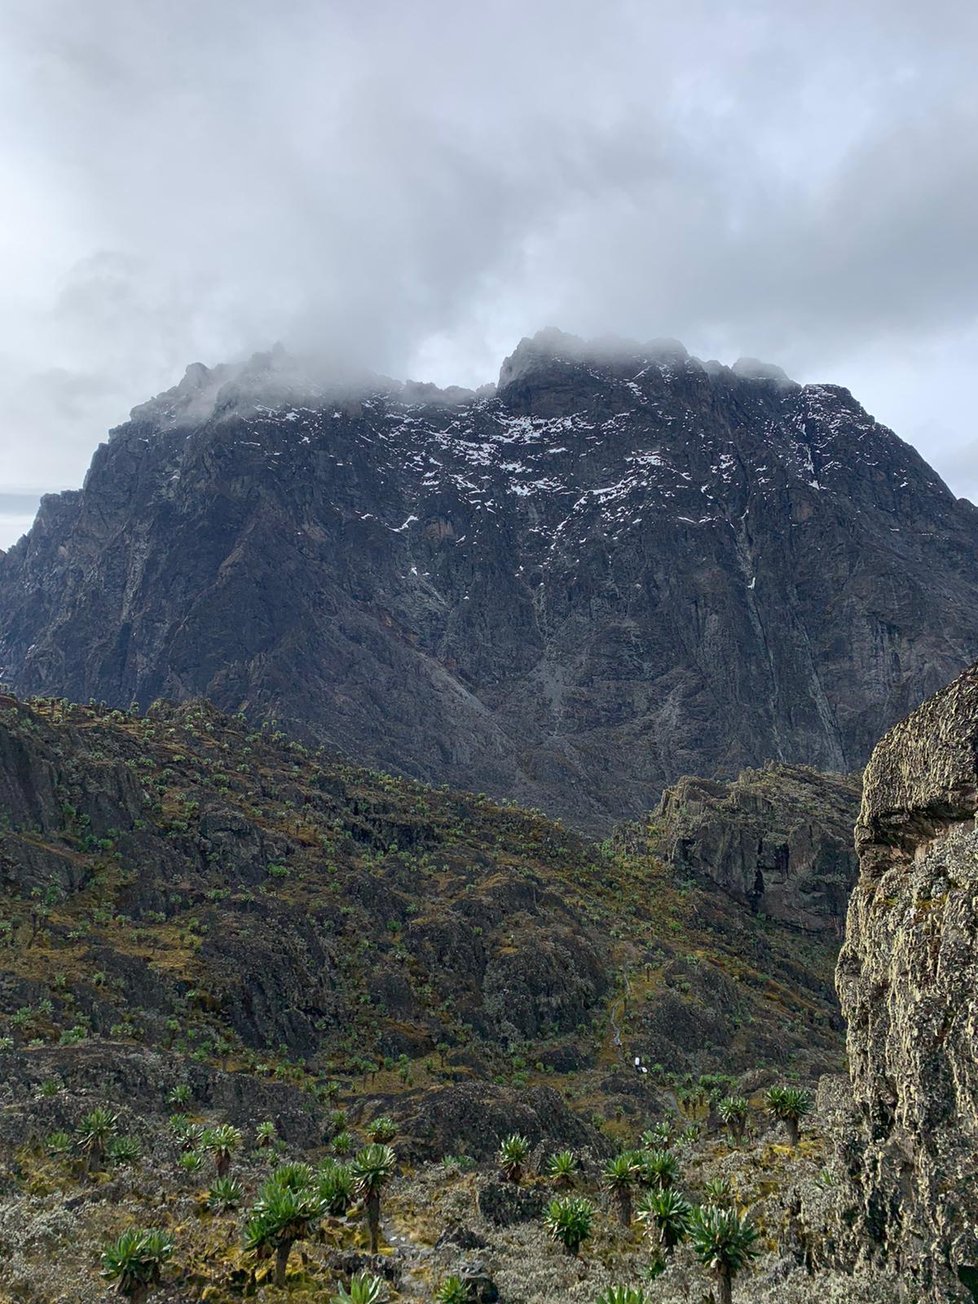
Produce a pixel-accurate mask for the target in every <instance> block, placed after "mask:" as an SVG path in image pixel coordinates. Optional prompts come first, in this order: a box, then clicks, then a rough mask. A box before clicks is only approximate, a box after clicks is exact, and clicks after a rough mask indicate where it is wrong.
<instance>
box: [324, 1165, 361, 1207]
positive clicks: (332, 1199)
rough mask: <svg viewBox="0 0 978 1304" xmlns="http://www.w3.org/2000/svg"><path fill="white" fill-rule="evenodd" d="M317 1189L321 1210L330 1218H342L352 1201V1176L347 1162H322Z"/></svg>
mask: <svg viewBox="0 0 978 1304" xmlns="http://www.w3.org/2000/svg"><path fill="white" fill-rule="evenodd" d="M316 1189H317V1191H318V1193H319V1198H320V1200H322V1202H323V1212H324V1213H327V1214H329V1215H330V1217H332V1218H342V1217H343V1215H344V1214H345V1213H346V1212H347V1210H348V1209H349V1207H350V1205H351V1204H352V1203H353V1195H354V1178H353V1170H352V1168H351V1167H350V1165H349V1164H337V1163H333V1162H332V1161H329V1162H328V1163H325V1164H323V1166H322V1168H321V1169H320V1170H319V1175H318V1178H317V1188H316Z"/></svg>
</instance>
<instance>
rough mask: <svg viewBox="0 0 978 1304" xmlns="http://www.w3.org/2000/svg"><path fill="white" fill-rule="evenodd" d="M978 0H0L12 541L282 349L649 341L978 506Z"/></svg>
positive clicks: (468, 357)
mask: <svg viewBox="0 0 978 1304" xmlns="http://www.w3.org/2000/svg"><path fill="white" fill-rule="evenodd" d="M976 58H978V4H975V3H974V0H928V3H926V4H924V3H922V2H921V0H880V2H879V3H877V0H846V2H845V3H836V2H835V0H818V3H817V4H813V3H811V0H722V2H721V0H683V2H682V3H681V4H680V3H677V2H676V0H668V2H663V0H601V3H597V0H587V3H579V2H578V0H519V2H518V3H517V0H481V3H478V4H475V3H470V2H469V0H84V2H83V3H80V2H79V0H3V3H2V5H0V191H2V194H3V196H4V213H3V221H2V223H0V274H2V285H3V292H4V295H3V302H4V304H5V311H4V312H3V314H2V320H0V547H2V546H4V545H5V544H7V543H9V542H10V541H11V540H12V539H13V538H14V537H16V535H17V534H19V533H20V532H21V531H22V530H23V529H24V528H25V527H26V524H27V523H28V520H29V516H30V514H31V513H32V511H33V509H34V506H35V503H36V496H37V494H38V493H39V492H40V491H42V490H48V489H55V488H62V487H70V486H74V485H77V484H79V483H80V482H81V478H82V476H83V474H84V471H85V468H86V467H87V465H88V461H89V459H90V457H91V454H92V451H93V450H94V448H95V445H96V444H97V443H98V442H99V440H100V439H102V438H103V437H104V435H105V431H106V430H107V429H108V428H109V427H110V426H111V425H114V424H117V423H118V422H119V421H121V420H123V419H124V418H125V416H126V415H127V413H128V410H129V408H130V407H131V406H132V405H133V404H135V403H137V402H140V401H142V400H143V399H144V398H146V397H148V396H149V395H150V394H152V393H154V392H157V391H159V390H160V389H163V388H167V387H168V386H169V385H171V384H173V383H175V382H176V381H177V380H178V379H179V378H180V376H181V375H182V373H183V369H184V367H185V366H186V364H187V363H188V362H191V361H194V360H200V361H203V362H206V363H214V362H219V361H222V360H227V359H230V358H233V357H237V356H239V355H240V354H241V353H242V352H250V351H251V350H253V349H257V348H264V347H267V346H269V345H270V344H271V343H273V342H274V341H276V340H281V341H283V342H284V343H285V344H286V345H287V346H289V345H292V346H293V347H297V348H310V347H311V348H314V349H317V350H322V351H323V352H324V353H325V354H327V355H335V356H337V357H342V358H343V359H344V360H347V361H351V360H352V361H355V362H358V363H364V364H366V365H368V366H370V367H372V368H373V369H376V370H380V371H385V372H387V373H388V374H392V375H397V376H410V377H412V378H415V379H423V380H435V381H437V382H439V383H441V384H448V383H460V384H478V383H482V382H483V381H485V380H488V379H494V378H495V375H496V372H497V371H498V367H499V363H500V361H501V360H502V358H503V356H504V355H505V354H506V353H508V352H510V351H511V350H512V348H513V347H514V345H515V344H516V342H517V341H518V340H519V338H520V337H521V336H522V335H525V334H531V333H532V332H534V331H535V330H537V329H538V328H540V327H542V326H546V325H556V326H559V327H561V328H563V329H564V330H568V331H573V332H576V333H578V334H584V335H593V334H602V333H606V332H611V333H616V334H620V335H626V336H633V337H636V338H638V339H648V338H651V337H654V336H658V335H672V336H676V337H678V338H679V339H681V340H682V341H683V342H684V343H685V344H686V346H687V347H688V348H689V349H690V351H691V352H693V353H696V354H699V355H700V356H702V357H718V358H720V359H721V360H722V361H726V362H733V361H734V360H735V359H736V358H737V357H738V356H740V355H741V354H747V355H752V356H757V357H760V358H763V359H765V360H767V361H771V362H776V363H778V364H780V365H781V366H783V367H784V368H785V370H786V371H788V372H789V374H791V375H792V376H794V377H795V378H796V379H799V380H802V381H805V380H831V381H834V382H837V383H840V384H844V385H848V386H849V387H850V388H851V389H852V390H853V392H854V393H855V394H856V396H857V397H858V398H859V399H860V400H861V401H862V402H863V403H864V405H865V406H866V407H867V408H868V409H869V410H870V411H871V412H873V413H874V414H875V415H876V416H877V417H878V418H880V419H881V420H884V421H886V422H887V424H889V425H891V426H893V427H894V429H896V431H897V432H898V433H899V434H900V435H902V436H903V437H904V438H906V439H909V440H910V441H911V442H913V443H915V444H916V445H917V446H918V447H919V448H920V449H921V451H922V452H923V453H924V455H925V456H926V457H927V458H928V459H929V460H930V461H931V462H932V463H933V464H934V465H935V466H936V467H937V469H938V471H940V473H941V474H942V475H943V476H944V477H945V479H947V480H948V482H949V483H950V484H951V486H952V487H953V488H954V489H955V491H956V492H958V493H960V494H964V495H967V496H970V497H974V498H978V428H976V423H975V421H974V419H973V416H972V410H973V407H974V400H973V397H972V389H973V378H974V376H975V374H976V363H978V167H976V164H978V80H976V77H975V71H974V70H975V66H976Z"/></svg>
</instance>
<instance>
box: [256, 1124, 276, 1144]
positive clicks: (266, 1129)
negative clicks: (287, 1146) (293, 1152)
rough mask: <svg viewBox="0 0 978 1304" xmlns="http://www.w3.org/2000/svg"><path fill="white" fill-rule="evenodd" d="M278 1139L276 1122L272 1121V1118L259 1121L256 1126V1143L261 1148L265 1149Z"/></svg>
mask: <svg viewBox="0 0 978 1304" xmlns="http://www.w3.org/2000/svg"><path fill="white" fill-rule="evenodd" d="M277 1140H278V1133H277V1132H276V1131H275V1124H274V1123H273V1122H271V1120H266V1122H264V1123H259V1124H258V1126H257V1127H256V1128H255V1145H256V1146H258V1148H259V1149H260V1150H264V1149H266V1148H267V1147H268V1146H270V1145H274V1144H275V1142H276V1141H277Z"/></svg>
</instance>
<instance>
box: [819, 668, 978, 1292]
mask: <svg viewBox="0 0 978 1304" xmlns="http://www.w3.org/2000/svg"><path fill="white" fill-rule="evenodd" d="M976 813H978V666H976V667H972V669H970V670H968V671H967V672H965V673H964V674H962V675H961V676H959V678H957V679H956V680H954V682H953V683H952V684H950V685H949V686H948V687H947V688H946V689H944V691H943V692H940V693H938V694H937V695H936V696H935V697H933V698H931V699H930V700H929V701H927V702H926V703H925V704H924V705H923V706H921V707H920V708H919V709H918V710H917V711H915V712H913V714H911V715H910V716H909V717H908V718H907V719H906V720H904V721H903V722H902V723H900V724H898V725H897V726H896V727H895V728H894V729H892V730H891V731H890V732H889V733H888V734H887V735H886V737H885V738H884V739H883V740H882V741H881V742H880V744H879V745H878V746H877V748H876V750H875V751H874V752H873V756H872V759H871V761H870V763H869V766H868V768H867V770H866V775H865V785H864V792H863V802H862V808H861V811H860V815H859V822H858V825H857V828H856V846H857V851H858V855H859V864H860V873H859V880H858V883H857V885H856V889H855V892H854V894H853V897H852V902H851V904H850V907H849V916H848V923H847V932H846V941H845V945H844V947H843V951H842V954H841V956H840V960H839V967H838V990H839V996H840V1000H841V1003H842V1008H843V1012H844V1014H845V1017H846V1019H847V1021H848V1049H849V1062H850V1071H851V1075H852V1084H853V1092H854V1096H855V1100H856V1104H857V1107H858V1108H859V1110H860V1112H861V1116H862V1121H863V1125H864V1127H865V1132H866V1140H865V1148H864V1151H863V1153H862V1154H861V1155H860V1156H859V1158H858V1160H857V1161H856V1162H855V1164H854V1172H855V1176H856V1180H857V1182H858V1185H859V1188H860V1191H861V1197H862V1204H863V1212H864V1215H865V1217H866V1220H867V1225H868V1228H869V1231H870V1233H871V1235H872V1237H873V1239H874V1240H875V1241H876V1242H877V1244H878V1245H879V1246H880V1247H881V1249H882V1252H883V1253H884V1255H885V1256H886V1257H887V1258H888V1259H889V1260H890V1261H891V1263H892V1264H894V1265H895V1266H896V1267H897V1268H898V1269H899V1270H900V1271H901V1273H903V1274H905V1275H906V1277H907V1278H908V1279H909V1280H912V1281H913V1282H915V1283H917V1285H918V1286H919V1288H920V1291H921V1292H924V1293H926V1296H927V1298H929V1299H933V1300H941V1301H943V1300H951V1299H961V1300H968V1299H970V1298H978V1061H976V1057H975V1045H976V1035H978V830H976Z"/></svg>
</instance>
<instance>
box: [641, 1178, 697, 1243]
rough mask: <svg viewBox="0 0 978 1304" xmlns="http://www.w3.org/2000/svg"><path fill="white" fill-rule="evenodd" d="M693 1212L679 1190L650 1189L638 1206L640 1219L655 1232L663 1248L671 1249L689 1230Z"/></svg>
mask: <svg viewBox="0 0 978 1304" xmlns="http://www.w3.org/2000/svg"><path fill="white" fill-rule="evenodd" d="M692 1213H693V1209H692V1205H691V1204H690V1203H689V1201H688V1200H684V1199H683V1197H682V1196H681V1195H680V1194H679V1193H678V1192H677V1191H673V1190H665V1191H650V1192H649V1194H648V1195H647V1196H646V1197H645V1199H644V1200H643V1201H642V1202H641V1204H640V1205H639V1207H638V1220H639V1222H641V1223H644V1224H645V1226H646V1227H647V1228H648V1230H649V1231H650V1232H652V1233H654V1234H655V1236H656V1237H657V1239H658V1241H659V1244H660V1246H661V1247H662V1249H663V1250H671V1249H674V1248H675V1246H677V1245H678V1244H679V1242H680V1241H681V1240H683V1239H684V1238H685V1237H686V1235H687V1233H688V1232H689V1223H690V1218H691V1217H692Z"/></svg>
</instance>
